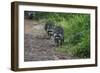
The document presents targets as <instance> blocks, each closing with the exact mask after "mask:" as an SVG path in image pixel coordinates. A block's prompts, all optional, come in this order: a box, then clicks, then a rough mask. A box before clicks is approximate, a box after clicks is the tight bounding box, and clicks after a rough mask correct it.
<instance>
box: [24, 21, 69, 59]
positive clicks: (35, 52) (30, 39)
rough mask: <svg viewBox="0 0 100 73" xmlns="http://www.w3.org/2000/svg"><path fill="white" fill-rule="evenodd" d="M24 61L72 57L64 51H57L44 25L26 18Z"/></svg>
mask: <svg viewBox="0 0 100 73" xmlns="http://www.w3.org/2000/svg"><path fill="white" fill-rule="evenodd" d="M24 23H25V32H24V35H25V36H24V45H25V46H24V48H25V49H24V61H44V60H58V59H70V58H71V57H69V56H66V55H65V54H63V53H58V52H57V51H55V48H56V47H55V46H54V43H53V42H52V40H50V39H48V35H47V34H46V32H45V30H44V25H43V24H40V23H38V22H35V21H33V20H25V22H24Z"/></svg>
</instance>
